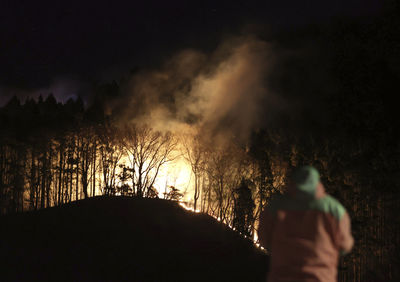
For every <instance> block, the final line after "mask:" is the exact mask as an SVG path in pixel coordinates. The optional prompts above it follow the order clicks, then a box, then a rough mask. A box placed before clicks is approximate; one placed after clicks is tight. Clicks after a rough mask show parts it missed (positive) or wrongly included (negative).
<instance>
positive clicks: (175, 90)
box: [121, 37, 273, 140]
mask: <svg viewBox="0 0 400 282" xmlns="http://www.w3.org/2000/svg"><path fill="white" fill-rule="evenodd" d="M271 49H272V48H271V46H270V44H269V43H267V42H264V41H261V40H258V39H256V38H254V37H237V38H231V39H228V40H226V41H225V42H224V43H223V44H221V45H220V46H219V47H218V48H217V49H216V50H215V52H213V53H212V54H204V53H201V52H199V51H195V50H185V51H182V52H180V53H178V54H177V55H175V56H174V57H173V58H171V59H170V60H169V61H167V62H166V63H165V64H164V65H163V67H162V68H161V69H159V70H152V71H144V72H141V73H139V74H136V75H135V76H134V77H133V78H132V79H131V81H130V83H129V85H128V86H127V87H126V89H125V92H126V93H125V99H124V100H123V103H122V104H123V105H124V108H125V110H124V111H122V115H121V117H122V119H121V120H122V122H127V121H133V122H138V123H147V124H149V125H151V126H152V127H153V128H155V129H157V130H169V131H173V132H182V131H186V130H191V129H193V128H196V129H197V130H201V132H202V134H203V135H206V136H214V137H217V138H218V137H219V136H227V134H230V135H233V136H235V137H236V138H238V139H239V140H245V139H246V138H247V137H248V134H249V132H250V130H251V129H252V128H254V127H255V126H257V123H258V122H259V120H262V118H260V117H261V116H262V115H263V113H264V111H265V108H264V107H265V99H266V97H268V96H269V95H272V94H270V93H268V91H267V85H266V84H267V79H266V77H267V74H268V71H269V69H270V66H271V65H272V63H273V56H272V55H271ZM269 100H270V101H273V99H269Z"/></svg>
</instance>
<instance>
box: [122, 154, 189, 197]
mask: <svg viewBox="0 0 400 282" xmlns="http://www.w3.org/2000/svg"><path fill="white" fill-rule="evenodd" d="M118 165H124V166H126V167H131V162H130V160H129V158H128V156H127V155H126V154H124V155H123V156H122V157H121V159H120V161H119V162H118ZM121 171H122V170H121V168H119V167H118V168H117V174H120V173H121ZM170 186H174V187H175V188H177V189H178V190H179V191H180V192H181V193H182V194H183V198H182V201H184V202H191V201H193V195H192V190H193V187H192V186H193V183H192V169H191V167H190V165H189V164H188V163H187V161H186V160H185V159H184V158H183V156H182V154H181V153H180V152H179V151H175V152H174V155H173V156H172V157H171V161H169V162H167V163H165V164H163V165H162V166H161V167H160V170H159V172H158V174H157V176H156V178H155V181H154V185H153V187H154V188H155V189H156V190H157V192H158V197H159V198H164V193H166V192H168V187H170Z"/></svg>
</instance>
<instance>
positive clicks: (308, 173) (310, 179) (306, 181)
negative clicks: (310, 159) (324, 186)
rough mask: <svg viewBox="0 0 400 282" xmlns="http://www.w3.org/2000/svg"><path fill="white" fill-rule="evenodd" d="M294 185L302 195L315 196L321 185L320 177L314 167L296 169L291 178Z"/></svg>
mask: <svg viewBox="0 0 400 282" xmlns="http://www.w3.org/2000/svg"><path fill="white" fill-rule="evenodd" d="M291 181H292V183H293V185H294V186H295V187H296V190H297V191H300V192H302V194H306V195H310V196H315V194H316V190H317V186H318V185H319V184H320V175H319V172H318V170H317V169H315V168H314V167H312V166H303V167H300V168H298V169H296V170H295V171H294V172H293V174H292V177H291Z"/></svg>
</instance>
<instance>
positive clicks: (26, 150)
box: [0, 95, 400, 281]
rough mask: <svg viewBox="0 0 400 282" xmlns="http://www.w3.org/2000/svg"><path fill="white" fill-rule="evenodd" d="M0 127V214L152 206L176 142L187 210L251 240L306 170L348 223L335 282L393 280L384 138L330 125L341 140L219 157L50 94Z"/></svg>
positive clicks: (393, 213)
mask: <svg viewBox="0 0 400 282" xmlns="http://www.w3.org/2000/svg"><path fill="white" fill-rule="evenodd" d="M348 110H353V109H350V108H349V109H348ZM341 111H346V108H345V107H344V108H341ZM372 118H373V119H376V117H371V119H372ZM0 122H1V128H2V130H1V138H0V199H1V211H2V213H3V214H4V213H12V212H22V211H26V210H35V209H39V208H46V207H50V206H54V205H60V204H63V203H66V202H70V201H75V200H78V199H84V198H87V197H91V196H95V195H100V194H102V195H116V194H118V195H131V196H138V197H157V196H158V194H157V191H156V190H155V189H154V186H153V185H154V181H155V179H156V177H157V173H158V172H159V169H160V167H161V166H162V165H163V164H165V163H167V162H169V161H171V160H172V159H173V158H174V156H173V155H171V152H172V151H173V150H175V149H177V148H178V143H181V144H183V146H182V147H180V150H181V151H182V154H183V155H184V156H185V159H186V161H187V162H188V164H189V165H190V166H191V168H192V172H193V176H192V177H193V179H194V182H195V183H194V191H193V194H194V195H193V197H192V198H193V200H194V202H193V203H191V205H192V206H194V207H195V209H198V210H200V211H202V212H206V213H209V214H211V215H213V216H215V217H217V218H219V219H220V220H221V221H223V222H225V223H226V224H229V225H231V226H232V227H233V228H235V229H236V230H238V231H240V232H241V233H242V234H245V235H248V236H253V235H254V234H253V232H254V228H256V227H257V219H258V215H259V213H260V211H261V209H262V207H263V206H265V204H266V203H267V202H268V198H269V197H271V195H273V194H274V193H280V192H281V191H283V190H284V184H285V183H286V175H287V172H288V171H290V170H291V169H293V168H295V167H298V166H300V165H305V164H311V165H314V166H315V167H317V168H318V169H319V170H320V172H321V175H322V177H323V179H322V181H323V183H324V184H325V186H326V189H327V192H328V193H330V194H332V195H333V196H335V197H336V198H338V199H339V200H340V201H341V202H342V203H343V204H344V206H345V207H346V208H347V209H348V210H349V213H350V215H351V217H352V222H353V232H354V236H355V239H356V246H355V249H354V251H353V252H352V253H351V254H350V255H348V256H347V257H345V258H344V259H342V261H341V269H340V276H339V278H340V281H363V280H364V279H366V277H368V276H371V275H374V277H377V279H379V277H387V278H393V277H397V276H396V275H398V273H397V272H396V268H395V267H394V265H395V262H396V261H397V259H398V253H397V251H398V243H400V242H399V224H398V223H399V222H398V216H397V210H396V208H397V206H398V204H399V200H398V191H397V190H396V189H395V187H396V178H395V177H396V171H397V170H396V164H397V163H396V162H397V159H396V158H393V156H392V154H393V146H395V144H394V143H393V144H391V143H390V142H392V141H393V142H394V140H393V139H392V136H391V135H390V134H384V133H383V132H382V133H381V134H380V135H379V136H380V137H379V138H377V139H371V138H365V136H362V135H359V134H354V132H353V133H351V132H352V131H355V130H356V129H355V127H354V126H355V125H354V123H352V122H349V121H346V122H344V123H343V124H340V123H337V121H336V122H335V125H334V126H343V127H344V128H342V133H341V134H335V135H333V134H328V135H324V136H323V137H322V136H317V135H315V134H314V135H312V134H304V135H297V136H294V135H288V134H286V133H285V132H284V131H282V130H281V129H271V130H259V131H255V132H254V133H253V134H252V136H251V141H250V143H249V146H248V148H247V149H246V150H245V149H244V148H241V147H239V146H236V145H234V144H233V143H232V144H231V145H229V146H225V147H223V148H220V147H216V146H214V145H213V144H208V143H207V142H205V141H202V140H201V136H185V138H184V139H183V140H185V141H183V142H182V139H181V140H180V141H178V139H177V138H176V136H172V135H171V134H168V133H161V132H156V131H154V130H152V129H151V128H148V127H145V126H143V127H141V126H137V125H136V126H125V127H123V128H120V127H117V126H115V124H114V123H113V121H112V117H110V116H105V115H104V113H103V110H102V107H98V105H95V106H93V107H89V108H88V109H85V108H84V106H83V102H82V100H81V99H77V100H72V99H71V100H69V101H68V102H67V103H65V104H61V103H57V101H56V100H55V99H54V97H53V96H52V95H50V96H48V97H47V98H46V99H45V100H43V99H41V98H40V99H39V101H37V102H36V101H34V100H28V101H26V102H25V103H24V104H21V103H20V101H19V100H18V99H17V98H15V97H14V98H12V99H11V100H10V101H9V103H8V104H6V105H5V106H4V107H3V108H1V110H0ZM354 122H358V121H356V120H354ZM365 122H367V123H370V122H371V121H368V120H366V121H365ZM381 122H383V121H381ZM378 124H379V123H377V124H376V125H375V126H378ZM332 126H333V125H332ZM343 130H344V131H343ZM343 132H344V133H343ZM349 136H351V138H349ZM146 149H147V151H146ZM123 157H124V158H125V159H126V160H127V162H125V163H122V162H121V158H123ZM149 160H150V161H151V165H148V164H149V162H148V161H149ZM181 192H182V191H177V190H176V188H175V187H169V193H167V194H165V198H167V199H175V200H176V199H179V198H180V197H181V196H182V195H181Z"/></svg>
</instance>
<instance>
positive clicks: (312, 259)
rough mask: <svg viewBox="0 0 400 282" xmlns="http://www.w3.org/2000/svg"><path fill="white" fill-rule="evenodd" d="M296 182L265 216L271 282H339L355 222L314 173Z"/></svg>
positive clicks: (263, 238)
mask: <svg viewBox="0 0 400 282" xmlns="http://www.w3.org/2000/svg"><path fill="white" fill-rule="evenodd" d="M293 182H294V183H293V185H291V187H290V188H289V191H288V193H287V194H286V195H283V196H281V197H277V198H275V199H273V200H272V201H271V202H270V203H269V205H268V207H267V208H266V209H265V210H264V211H263V213H262V214H261V218H260V226H259V231H258V235H259V239H260V243H261V244H262V245H263V246H265V247H267V248H268V249H269V250H270V251H271V264H270V271H269V274H268V281H270V282H271V281H336V277H337V264H338V259H339V254H340V253H346V252H349V251H350V250H351V248H352V246H353V238H352V236H351V230H350V218H349V216H348V214H347V212H346V210H345V209H344V207H343V206H342V205H341V204H340V203H339V202H338V201H337V200H335V199H334V198H333V197H331V196H329V195H327V194H325V191H324V188H323V186H322V184H321V183H320V181H319V174H318V172H317V171H316V170H315V169H314V168H312V167H303V168H301V169H300V170H298V171H297V172H296V173H295V174H294V176H293Z"/></svg>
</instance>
